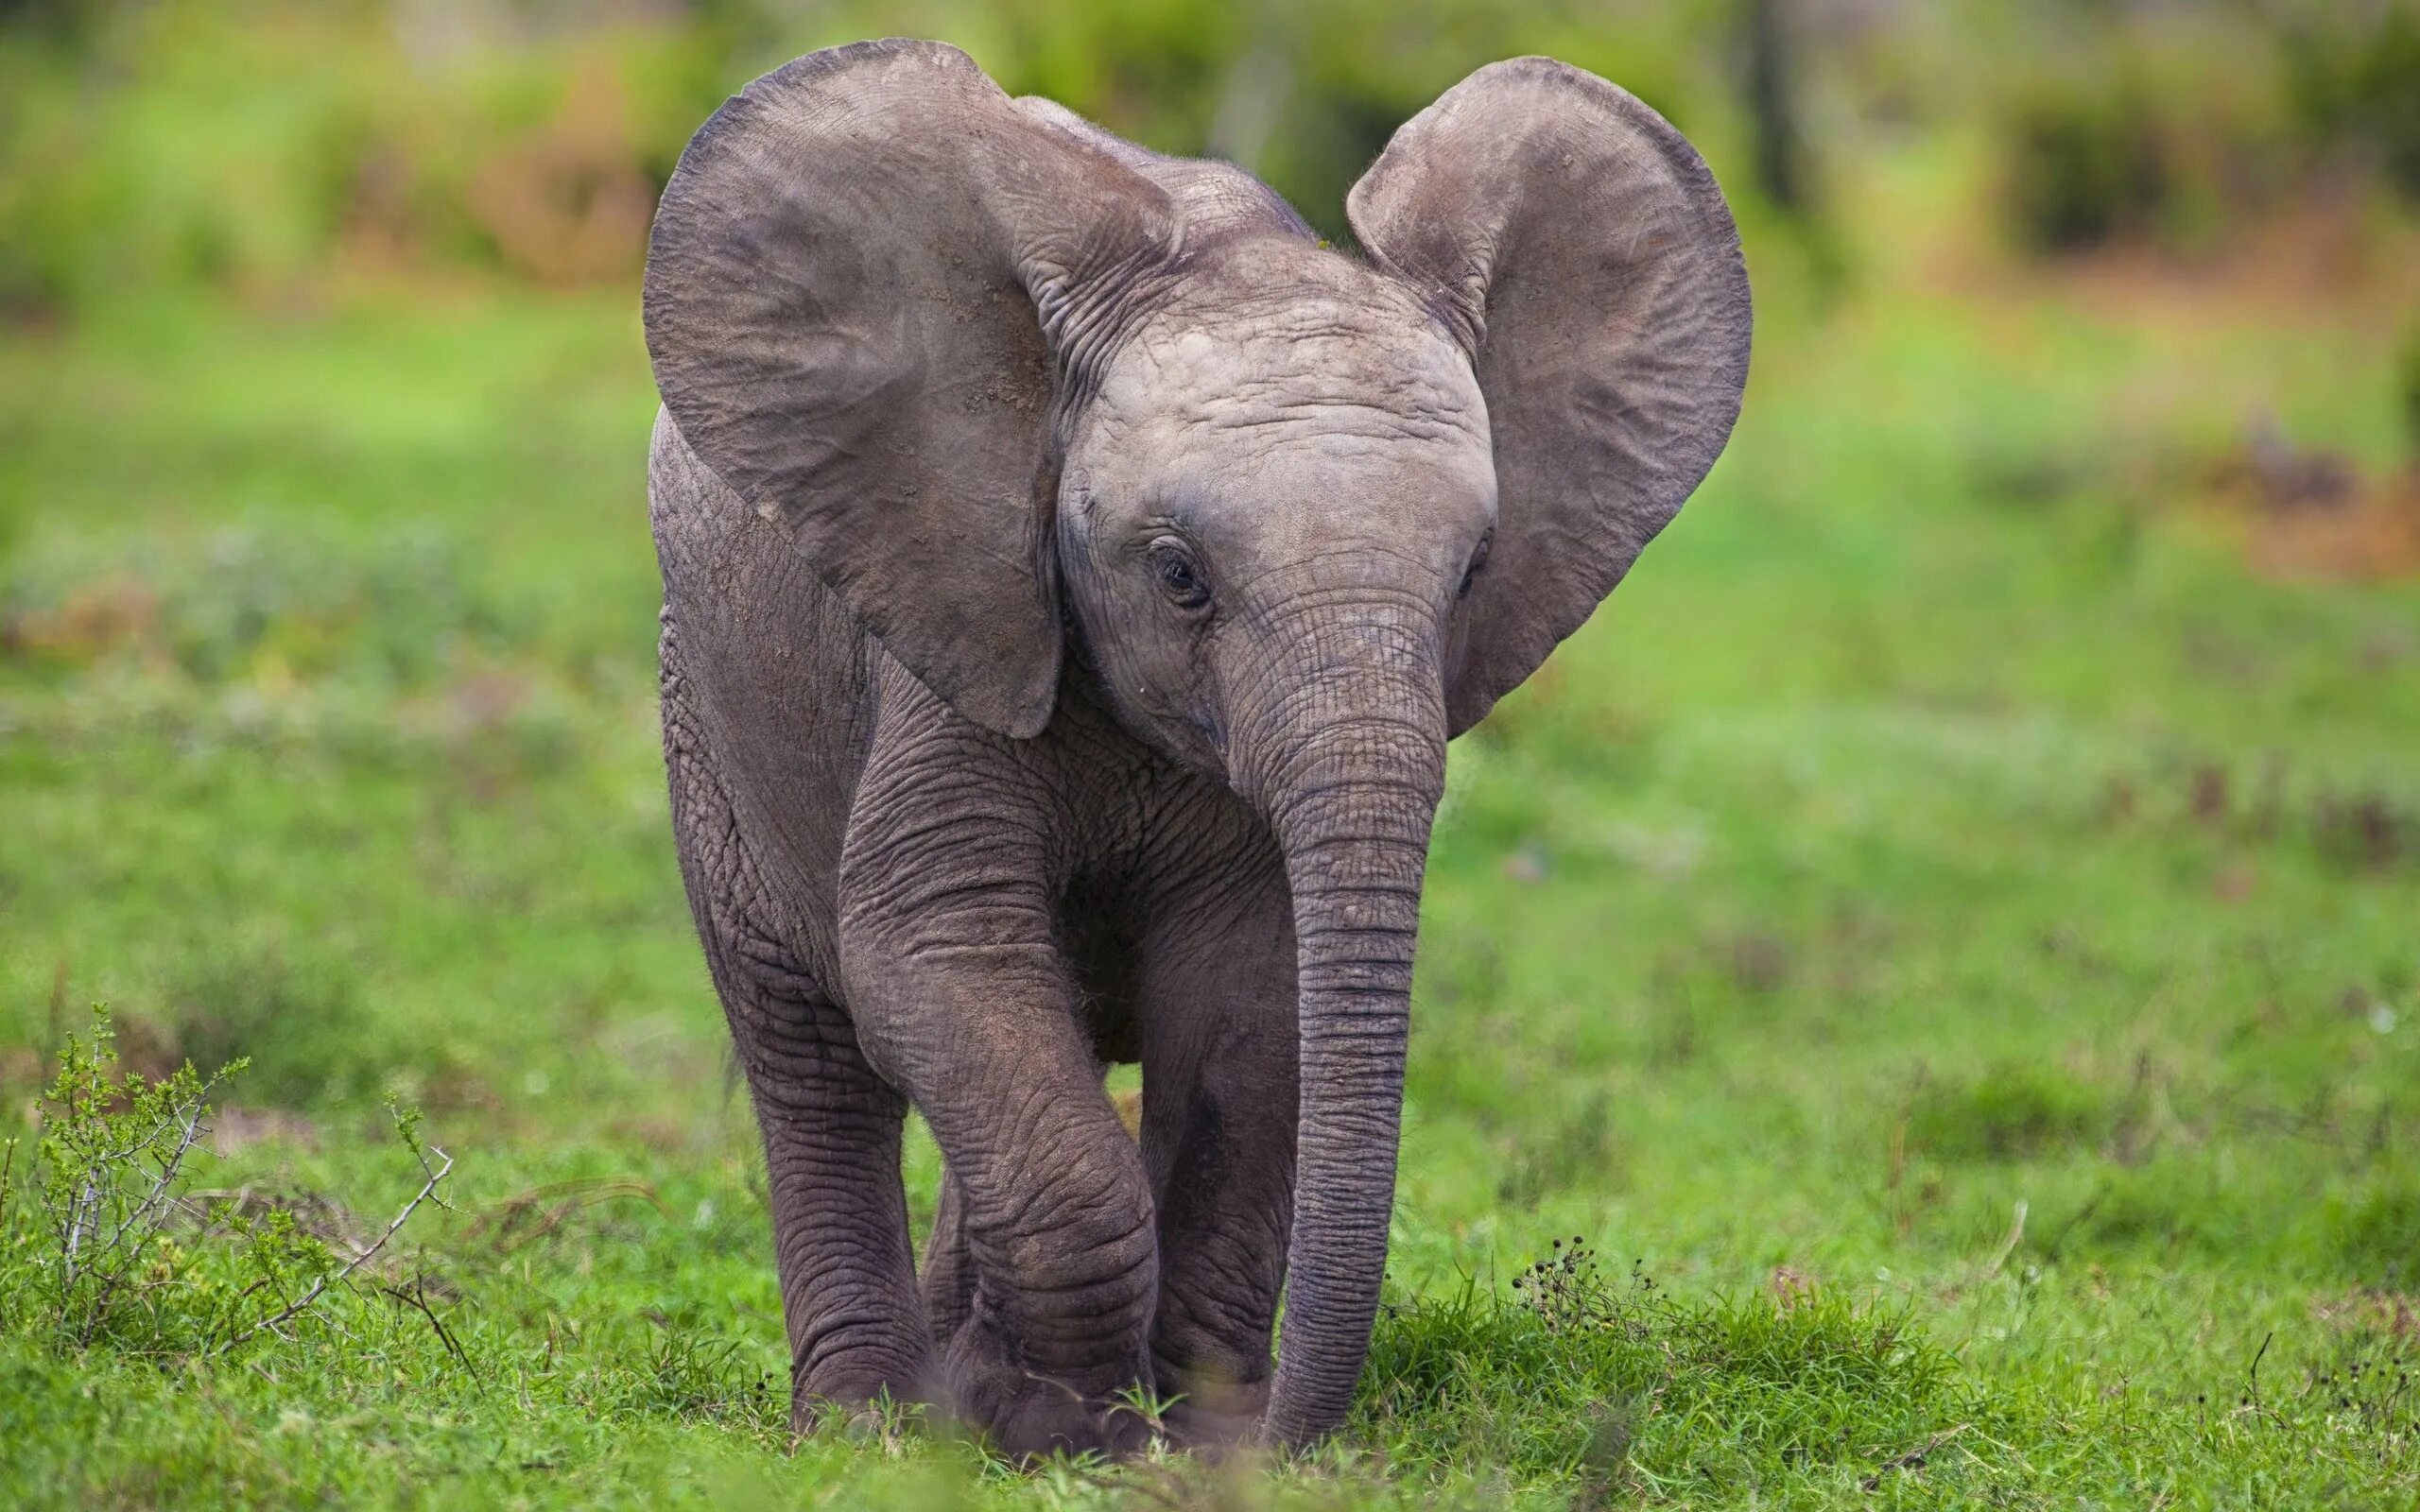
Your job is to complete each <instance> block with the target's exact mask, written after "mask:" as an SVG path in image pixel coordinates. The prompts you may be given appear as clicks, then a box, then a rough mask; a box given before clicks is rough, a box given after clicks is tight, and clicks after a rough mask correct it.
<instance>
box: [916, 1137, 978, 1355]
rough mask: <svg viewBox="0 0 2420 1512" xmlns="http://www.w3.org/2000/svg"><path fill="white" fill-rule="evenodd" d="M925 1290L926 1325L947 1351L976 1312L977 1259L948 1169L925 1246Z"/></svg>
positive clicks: (962, 1203)
mask: <svg viewBox="0 0 2420 1512" xmlns="http://www.w3.org/2000/svg"><path fill="white" fill-rule="evenodd" d="M923 1286H924V1293H925V1323H926V1324H928V1325H929V1326H930V1327H931V1329H932V1332H933V1345H934V1347H935V1348H936V1349H948V1348H949V1346H950V1343H951V1341H953V1340H955V1339H956V1338H957V1337H958V1332H959V1330H960V1329H962V1328H964V1327H965V1326H966V1320H967V1318H968V1317H969V1316H971V1315H972V1314H973V1313H974V1309H975V1259H974V1257H973V1256H972V1255H970V1254H968V1253H967V1248H966V1213H965V1199H964V1198H963V1197H960V1196H959V1194H958V1182H957V1181H956V1180H954V1179H953V1178H952V1177H951V1176H950V1174H949V1171H948V1170H947V1168H946V1167H944V1168H943V1170H942V1191H941V1205H940V1207H939V1209H938V1210H937V1211H935V1212H934V1214H933V1235H932V1238H930V1239H929V1240H927V1241H925V1266H924V1277H923Z"/></svg>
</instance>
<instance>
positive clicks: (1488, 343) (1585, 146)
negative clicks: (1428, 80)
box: [1346, 58, 1750, 733]
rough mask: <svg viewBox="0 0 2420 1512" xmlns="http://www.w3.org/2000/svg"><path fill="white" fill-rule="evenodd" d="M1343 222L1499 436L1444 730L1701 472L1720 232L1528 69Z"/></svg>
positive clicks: (1534, 62)
mask: <svg viewBox="0 0 2420 1512" xmlns="http://www.w3.org/2000/svg"><path fill="white" fill-rule="evenodd" d="M1346 208H1347V213H1348V214H1349V215H1350V216H1351V218H1352V222H1353V230H1354V233H1355V235H1357V237H1359V238H1360V241H1361V245H1362V248H1363V249H1364V250H1365V251H1366V252H1367V253H1368V254H1369V255H1370V257H1371V259H1372V260H1373V261H1374V262H1375V263H1376V264H1377V265H1378V266H1380V267H1381V268H1383V269H1385V270H1386V271H1388V272H1391V273H1392V274H1394V275H1395V276H1397V277H1398V278H1401V279H1403V280H1405V281H1407V282H1409V283H1411V284H1413V285H1414V286H1415V287H1417V288H1418V289H1420V290H1421V291H1422V292H1423V294H1424V295H1425V296H1426V298H1427V299H1428V301H1429V302H1430V305H1431V308H1433V309H1434V310H1436V311H1437V313H1438V314H1439V316H1440V317H1441V318H1443V320H1444V321H1445V322H1446V324H1447V325H1448V326H1450V327H1451V328H1452V329H1453V330H1454V332H1455V333H1456V335H1458V336H1459V337H1460V338H1461V342H1462V345H1463V349H1464V350H1465V351H1466V352H1468V353H1469V354H1470V357H1471V362H1472V366H1473V368H1474V369H1475V370H1476V372H1477V374H1478V384H1479V388H1480V391H1481V392H1482V393H1483V394H1484V395H1485V397H1486V400H1487V410H1488V421H1489V425H1490V427H1491V429H1492V430H1493V432H1494V435H1495V472H1496V489H1497V515H1496V524H1495V541H1494V544H1493V548H1492V550H1491V551H1490V553H1489V558H1488V563H1487V568H1486V570H1485V571H1484V572H1482V573H1480V574H1479V575H1478V576H1477V577H1476V578H1475V579H1474V580H1473V583H1472V586H1471V592H1470V594H1469V597H1468V598H1467V599H1465V600H1464V602H1463V603H1462V605H1461V608H1460V609H1459V610H1458V611H1457V613H1456V615H1455V619H1454V624H1453V627H1452V630H1451V632H1450V636H1449V642H1448V645H1447V653H1446V654H1447V667H1446V684H1445V687H1446V713H1447V718H1448V722H1449V724H1450V726H1451V729H1452V730H1453V732H1455V733H1460V732H1461V731H1462V730H1467V729H1469V728H1470V727H1471V726H1472V725H1474V724H1477V723H1478V720H1479V719H1480V718H1481V717H1482V716H1483V715H1485V714H1486V713H1487V712H1488V710H1489V709H1490V708H1492V707H1494V705H1495V700H1496V699H1498V698H1500V697H1502V696H1504V695H1505V694H1507V693H1509V692H1511V691H1512V690H1513V688H1515V687H1517V686H1519V685H1520V683H1521V681H1522V679H1525V678H1527V677H1528V676H1529V675H1530V673H1531V672H1533V671H1535V670H1536V669H1537V666H1538V664H1539V663H1540V662H1544V661H1545V660H1546V657H1547V652H1549V651H1551V650H1553V649H1554V647H1555V645H1556V644H1557V643H1558V642H1560V641H1562V640H1563V638H1564V636H1566V635H1569V634H1570V633H1571V632H1572V631H1574V630H1576V629H1578V628H1579V627H1581V625H1582V623H1583V622H1584V621H1586V619H1587V618H1588V615H1589V613H1590V611H1591V610H1595V609H1596V607H1597V605H1598V604H1599V602H1600V601H1601V600H1602V599H1603V598H1604V596H1605V595H1606V594H1607V593H1611V592H1612V591H1613V588H1614V585H1615V584H1616V583H1617V582H1619V581H1620V580H1621V577H1622V575H1623V574H1624V573H1625V572H1627V571H1628V570H1629V568H1630V564H1631V562H1632V561H1633V560H1634V559H1635V558H1637V556H1638V554H1639V552H1640V551H1641V550H1642V549H1644V548H1645V547H1646V545H1647V543H1648V541H1651V540H1652V539H1653V538H1654V536H1655V533H1656V532H1657V531H1659V530H1661V529H1663V528H1664V525H1665V524H1666V522H1668V521H1669V520H1670V519H1671V518H1672V516H1673V515H1674V514H1675V513H1676V512H1677V511H1678V510H1679V509H1680V507H1681V505H1682V502H1683V501H1684V500H1685V499H1686V498H1687V497H1688V496H1689V494H1690V492H1691V491H1692V490H1695V489H1696V488H1697V486H1698V483H1699V480H1700V479H1702V478H1703V477H1704V476H1705V473H1706V471H1707V469H1709V468H1711V467H1712V466H1713V465H1714V459H1715V458H1716V456H1718V455H1720V453H1721V451H1722V447H1723V443H1724V441H1725V440H1726V439H1728V438H1729V437H1730V434H1731V425H1732V421H1735V420H1736V419H1737V418H1738V414H1739V399H1740V391H1741V389H1742V387H1744V386H1745V384H1746V382H1747V376H1748V338H1749V326H1750V316H1749V300H1748V274H1747V269H1746V267H1745V266H1744V265H1743V263H1742V262H1741V260H1740V255H1739V233H1738V230H1737V227H1735V226H1734V225H1733V224H1732V220H1731V212H1730V209H1729V207H1728V206H1727V205H1725V204H1724V202H1723V198H1722V191H1721V190H1720V188H1718V187H1717V186H1716V184H1715V181H1714V176H1713V175H1712V174H1710V173H1708V172H1707V171H1706V166H1705V163H1703V161H1702V160H1701V159H1700V158H1699V157H1698V155H1697V152H1696V151H1695V150H1694V149H1693V148H1691V147H1690V146H1689V145H1688V143H1687V142H1686V141H1685V140H1683V139H1682V137H1681V134H1680V133H1679V132H1678V131H1675V130H1674V129H1672V128H1671V127H1670V126H1669V125H1668V124H1667V123H1666V122H1665V120H1664V118H1663V117H1662V116H1659V115H1657V114H1656V113H1655V112H1653V111H1651V110H1650V109H1648V108H1647V107H1646V106H1645V105H1643V104H1641V103H1639V101H1638V100H1637V99H1635V98H1634V97H1633V96H1632V95H1631V94H1628V93H1626V92H1625V91H1623V90H1620V89H1617V88H1616V87H1615V86H1614V85H1612V84H1609V83H1607V82H1605V81H1604V80H1603V79H1601V78H1599V77H1596V76H1595V75H1594V74H1590V73H1586V72H1584V71H1582V70H1581V69H1577V68H1573V67H1571V66H1570V65H1568V64H1565V63H1559V62H1556V61H1554V60H1552V59H1547V58H1520V59H1514V60H1511V61H1509V62H1501V63H1494V64H1490V65H1489V66H1488V67H1485V68H1482V69H1480V70H1479V71H1478V72H1477V73H1475V74H1473V75H1472V76H1471V77H1468V78H1466V79H1464V80H1463V81H1462V82H1461V83H1460V84H1457V85H1455V86H1454V87H1453V88H1452V89H1450V90H1448V91H1447V92H1446V93H1445V94H1443V96H1441V97H1440V98H1439V99H1438V101H1437V103H1435V104H1434V105H1431V106H1430V107H1429V108H1428V109H1426V110H1425V111H1423V112H1420V113H1419V114H1418V115H1416V116H1414V117H1412V118H1411V119H1410V120H1409V121H1408V122H1406V123H1405V124H1404V126H1403V128H1402V129H1400V130H1398V131H1397V132H1396V133H1395V135H1394V140H1393V141H1392V142H1391V143H1389V144H1388V146H1387V149H1386V151H1385V152H1384V153H1382V154H1380V155H1379V158H1378V161H1377V162H1376V163H1374V164H1373V165H1372V166H1371V168H1370V171H1369V172H1368V173H1367V174H1365V175H1363V177H1362V179H1361V181H1360V182H1359V183H1357V184H1356V185H1354V187H1353V193H1352V195H1351V197H1350V198H1349V199H1348V200H1347V202H1346Z"/></svg>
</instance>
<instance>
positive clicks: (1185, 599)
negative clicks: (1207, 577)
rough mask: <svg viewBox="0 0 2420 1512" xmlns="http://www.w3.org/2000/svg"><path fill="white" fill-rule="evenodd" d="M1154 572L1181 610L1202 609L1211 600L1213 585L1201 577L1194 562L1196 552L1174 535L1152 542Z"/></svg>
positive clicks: (1171, 599)
mask: <svg viewBox="0 0 2420 1512" xmlns="http://www.w3.org/2000/svg"><path fill="white" fill-rule="evenodd" d="M1151 571H1152V572H1153V573H1155V574H1157V575H1158V576H1159V579H1160V591H1161V592H1162V593H1166V594H1167V595H1168V598H1169V600H1170V601H1171V602H1173V603H1174V604H1175V605H1176V606H1177V607H1178V608H1179V609H1186V610H1198V609H1202V608H1205V607H1207V606H1208V604H1209V602H1210V585H1209V584H1208V583H1206V582H1204V581H1202V578H1201V568H1200V567H1198V566H1196V565H1194V561H1193V555H1192V553H1190V552H1188V551H1186V550H1185V548H1184V542H1183V541H1179V540H1177V539H1176V538H1175V537H1174V536H1162V537H1161V538H1160V539H1159V540H1157V541H1152V542H1151Z"/></svg>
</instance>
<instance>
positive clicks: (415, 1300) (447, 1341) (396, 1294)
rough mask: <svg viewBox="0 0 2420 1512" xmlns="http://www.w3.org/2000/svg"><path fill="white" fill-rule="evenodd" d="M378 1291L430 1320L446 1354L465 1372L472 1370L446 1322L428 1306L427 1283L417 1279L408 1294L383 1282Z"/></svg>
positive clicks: (469, 1361)
mask: <svg viewBox="0 0 2420 1512" xmlns="http://www.w3.org/2000/svg"><path fill="white" fill-rule="evenodd" d="M378 1289H379V1290H380V1291H382V1292H385V1293H386V1294H387V1295H388V1296H389V1297H393V1298H394V1299H395V1300H397V1301H399V1302H404V1303H406V1304H408V1305H409V1306H411V1307H412V1308H413V1309H414V1310H416V1311H417V1312H418V1313H419V1314H420V1315H421V1316H423V1317H424V1318H426V1319H428V1326H429V1327H430V1328H431V1329H433V1330H435V1331H436V1332H437V1342H438V1343H440V1344H442V1345H443V1346H445V1352H446V1353H448V1354H450V1355H452V1356H453V1357H454V1363H455V1364H457V1365H458V1366H461V1367H462V1368H463V1369H465V1370H468V1369H469V1368H471V1357H470V1356H469V1355H467V1354H465V1353H463V1352H462V1346H461V1345H460V1344H458V1343H457V1342H456V1341H455V1338H454V1334H453V1332H452V1331H451V1330H449V1329H448V1328H446V1326H445V1323H444V1320H443V1319H441V1318H440V1317H439V1316H438V1315H437V1312H436V1310H435V1309H433V1308H431V1307H430V1306H429V1305H428V1294H427V1291H426V1283H425V1281H423V1280H420V1279H418V1278H415V1279H414V1280H413V1282H412V1289H411V1290H410V1291H408V1292H407V1291H406V1290H404V1289H403V1288H402V1287H400V1286H389V1285H386V1284H384V1283H383V1282H382V1283H381V1284H380V1285H379V1288H378Z"/></svg>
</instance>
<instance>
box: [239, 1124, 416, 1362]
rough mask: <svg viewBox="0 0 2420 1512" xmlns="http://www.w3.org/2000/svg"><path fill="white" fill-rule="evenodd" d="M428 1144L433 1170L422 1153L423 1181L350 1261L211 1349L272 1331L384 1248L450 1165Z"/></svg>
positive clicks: (299, 1313)
mask: <svg viewBox="0 0 2420 1512" xmlns="http://www.w3.org/2000/svg"><path fill="white" fill-rule="evenodd" d="M429 1148H430V1150H432V1151H434V1152H435V1154H436V1156H437V1160H438V1164H437V1166H436V1168H435V1169H433V1170H432V1169H430V1167H429V1164H428V1161H427V1159H426V1158H425V1157H423V1158H422V1160H421V1169H422V1170H423V1171H427V1172H428V1179H427V1180H426V1181H424V1182H423V1183H422V1184H421V1189H420V1190H419V1191H418V1192H416V1193H414V1194H412V1199H411V1200H410V1201H409V1202H406V1203H405V1204H404V1208H403V1211H401V1212H398V1213H396V1214H395V1217H394V1221H392V1222H391V1223H389V1224H388V1225H387V1229H386V1231H385V1232H383V1233H381V1234H380V1235H379V1236H378V1237H377V1238H376V1239H374V1240H372V1242H371V1244H370V1247H368V1248H367V1249H364V1250H363V1251H362V1252H361V1253H360V1254H358V1255H355V1256H354V1257H353V1259H352V1260H351V1261H349V1262H347V1263H346V1264H345V1267H344V1268H343V1269H342V1270H339V1271H337V1273H336V1274H335V1275H333V1276H322V1277H320V1279H319V1280H316V1281H313V1282H312V1283H311V1289H310V1290H309V1291H307V1292H304V1293H303V1294H302V1297H299V1298H297V1299H296V1300H294V1301H292V1302H289V1303H287V1304H286V1306H285V1310H284V1311H283V1312H280V1313H278V1314H274V1315H272V1316H269V1317H266V1318H263V1319H261V1320H260V1321H259V1322H257V1323H254V1324H253V1325H252V1326H251V1327H250V1328H248V1329H246V1330H244V1332H241V1333H238V1334H236V1335H234V1336H233V1338H230V1339H229V1340H227V1341H226V1342H225V1343H224V1344H221V1345H220V1346H219V1347H218V1349H217V1350H216V1351H215V1352H217V1353H225V1352H226V1351H228V1350H230V1349H234V1348H236V1347H237V1346H238V1345H241V1344H243V1343H245V1342H246V1341H248V1340H250V1339H251V1338H253V1337H254V1336H255V1335H257V1334H259V1333H261V1332H264V1331H267V1332H276V1331H277V1330H278V1328H279V1326H280V1325H282V1324H285V1323H290V1322H292V1321H293V1320H294V1319H295V1318H297V1317H299V1316H301V1315H302V1314H303V1313H305V1312H307V1311H308V1310H309V1309H310V1307H311V1304H312V1303H314V1302H317V1301H318V1300H319V1299H320V1296H321V1295H322V1294H324V1293H325V1292H326V1291H327V1289H328V1288H329V1286H331V1285H332V1284H335V1283H337V1282H339V1281H342V1280H346V1279H347V1278H348V1277H350V1276H352V1275H353V1273H354V1271H357V1270H359V1269H360V1268H361V1267H362V1266H364V1265H366V1264H368V1263H370V1262H371V1260H372V1258H373V1257H374V1256H376V1255H377V1253H378V1252H379V1251H380V1250H382V1249H384V1248H386V1247H387V1241H388V1240H389V1239H392V1238H394V1237H395V1232H396V1230H397V1229H401V1228H403V1226H404V1224H405V1223H406V1221H407V1220H409V1219H410V1217H411V1215H412V1214H413V1213H414V1212H416V1211H419V1209H420V1205H421V1204H422V1203H423V1202H426V1201H428V1200H429V1199H430V1198H431V1197H433V1196H435V1195H436V1194H437V1184H438V1183H439V1182H441V1181H442V1180H444V1179H445V1175H446V1173H447V1172H449V1171H451V1170H453V1169H454V1158H453V1157H452V1156H450V1155H448V1154H446V1153H445V1152H444V1151H443V1150H441V1149H438V1148H437V1146H436V1145H433V1144H432V1145H430V1146H429Z"/></svg>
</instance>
